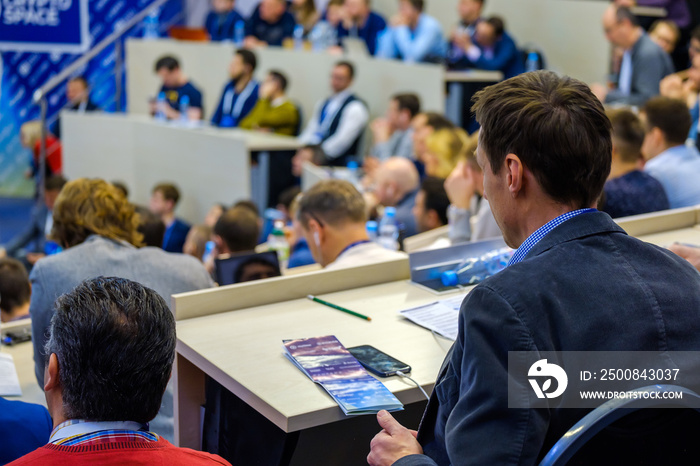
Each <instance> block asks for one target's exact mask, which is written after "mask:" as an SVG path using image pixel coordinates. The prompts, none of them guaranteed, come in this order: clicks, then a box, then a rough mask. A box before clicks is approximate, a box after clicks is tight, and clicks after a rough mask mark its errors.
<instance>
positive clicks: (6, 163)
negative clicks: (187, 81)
mask: <svg viewBox="0 0 700 466" xmlns="http://www.w3.org/2000/svg"><path fill="white" fill-rule="evenodd" d="M152 1H153V0H93V1H90V2H89V35H90V37H91V45H94V44H97V43H98V42H99V41H101V40H102V39H104V38H105V37H107V36H108V35H109V34H111V33H112V32H114V31H115V30H116V29H118V28H119V27H120V25H121V24H123V23H124V22H126V21H128V20H129V19H130V18H132V17H133V16H134V15H136V14H138V13H139V12H140V11H142V10H143V9H144V8H146V7H147V6H148V5H149V4H151V3H152ZM78 3H79V1H78V0H72V2H71V1H70V0H0V4H1V5H2V13H0V15H2V17H3V18H4V17H5V13H7V10H6V6H7V5H9V4H13V5H19V4H25V5H28V4H31V5H50V4H55V5H66V4H70V5H74V4H78ZM182 12H183V8H182V1H181V0H170V1H169V2H167V3H166V4H165V5H164V7H163V8H162V9H161V12H160V15H159V23H160V25H161V26H164V25H169V24H173V23H177V22H178V21H179V20H181V19H182ZM5 27H6V25H5V24H4V23H2V22H0V36H2V35H3V34H5ZM142 34H143V29H142V28H141V27H135V28H132V30H131V31H129V33H127V35H126V36H125V38H126V37H141V35H142ZM2 37H3V38H4V36H2ZM79 56H80V55H78V54H72V53H71V54H69V53H59V52H56V51H54V52H51V53H28V52H3V53H2V55H0V76H1V77H2V81H0V196H23V197H27V196H31V195H32V194H33V192H34V182H33V180H30V179H27V178H26V177H25V173H26V171H27V170H28V169H29V166H30V161H31V151H30V150H29V149H28V148H25V147H23V146H22V144H21V141H20V136H19V132H20V127H21V126H22V124H23V123H25V122H27V121H30V120H36V119H38V118H39V107H38V106H37V105H36V104H34V103H33V101H32V95H33V94H34V91H36V89H38V88H39V87H41V86H42V85H43V84H44V83H45V82H46V81H47V80H48V79H50V78H51V77H52V76H54V75H55V74H57V73H59V72H60V71H61V70H62V69H64V68H65V67H66V66H68V65H69V64H70V63H72V62H73V61H75V60H76V59H77V58H78V57H79ZM115 58H116V57H115V50H114V47H113V46H111V47H107V48H106V49H105V50H103V51H102V52H101V53H100V54H99V55H97V56H96V57H95V58H94V59H92V60H91V61H90V62H89V63H88V64H87V65H86V66H85V68H84V69H82V70H80V71H79V72H78V74H80V75H82V76H83V77H85V78H86V79H87V81H88V85H89V86H90V99H91V100H92V101H93V102H95V103H96V104H97V106H98V107H99V108H100V109H101V110H102V111H107V112H113V111H115V109H116V102H115V91H116V81H115V80H116V79H119V78H118V77H116V76H115V75H114V63H115ZM127 72H128V71H127ZM122 88H123V89H126V88H125V86H123V87H122ZM47 97H48V99H47V100H48V117H49V121H51V120H53V119H55V117H56V116H57V114H58V111H59V110H60V109H61V108H62V107H63V106H64V105H65V104H66V93H65V85H61V86H58V87H57V88H56V89H54V90H53V91H51V92H50V93H49V94H48V96H47ZM125 105H126V96H125V95H122V108H125Z"/></svg>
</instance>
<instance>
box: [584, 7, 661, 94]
mask: <svg viewBox="0 0 700 466" xmlns="http://www.w3.org/2000/svg"><path fill="white" fill-rule="evenodd" d="M603 29H604V30H605V36H606V37H607V39H608V41H610V43H611V44H612V45H613V46H614V47H618V48H620V49H622V50H623V55H622V60H621V62H620V69H619V71H618V72H617V73H616V77H615V78H614V79H613V81H614V83H613V84H614V88H613V89H610V90H607V89H605V88H603V87H602V86H600V85H597V86H594V87H593V91H594V93H595V94H596V96H597V97H598V98H599V99H600V100H601V101H603V102H605V103H608V104H612V103H619V104H626V105H643V104H644V103H645V102H646V101H647V100H649V99H650V98H652V97H654V96H656V95H658V94H659V83H660V82H661V80H662V79H663V78H665V77H666V76H668V75H669V74H671V73H673V71H674V70H673V63H672V61H671V57H669V56H668V54H667V53H666V52H664V51H663V50H662V49H661V47H659V46H658V45H656V44H655V43H654V41H652V40H651V39H650V38H649V36H648V35H647V34H646V33H645V32H644V30H643V29H642V28H641V27H640V26H639V22H638V21H637V18H636V17H635V16H634V14H633V13H632V11H630V9H629V8H627V7H621V6H616V5H610V7H608V9H607V10H605V14H603Z"/></svg>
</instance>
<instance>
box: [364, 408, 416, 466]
mask: <svg viewBox="0 0 700 466" xmlns="http://www.w3.org/2000/svg"><path fill="white" fill-rule="evenodd" d="M377 421H378V422H379V426H380V427H381V428H382V429H383V430H382V431H381V432H379V433H378V434H377V435H375V436H374V438H373V439H372V441H371V442H370V444H369V445H370V448H371V451H370V452H369V455H367V463H369V464H370V465H371V466H389V465H392V464H394V462H396V461H397V460H399V459H400V458H403V457H404V456H408V455H420V454H422V453H423V448H422V447H421V446H420V443H418V440H416V436H417V435H418V432H416V431H415V430H409V429H406V428H405V427H404V426H402V425H401V424H399V423H398V421H397V420H396V419H394V417H393V416H392V415H391V414H389V413H388V412H387V411H384V410H382V411H379V412H378V413H377Z"/></svg>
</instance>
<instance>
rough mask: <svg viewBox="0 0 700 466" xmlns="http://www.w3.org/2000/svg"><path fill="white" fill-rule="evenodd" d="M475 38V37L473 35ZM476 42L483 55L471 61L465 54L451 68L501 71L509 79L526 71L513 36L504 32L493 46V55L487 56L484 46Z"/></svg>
mask: <svg viewBox="0 0 700 466" xmlns="http://www.w3.org/2000/svg"><path fill="white" fill-rule="evenodd" d="M472 40H473V37H472ZM474 44H475V45H476V46H477V47H479V49H481V52H482V53H481V56H480V57H479V59H478V60H476V61H471V60H470V59H469V58H468V57H467V56H464V57H462V58H460V59H459V60H457V61H456V62H454V63H452V64H451V65H450V67H451V68H455V69H461V68H476V69H479V70H489V71H501V72H502V73H503V78H504V79H508V78H512V77H513V76H517V75H519V74H521V73H524V72H525V65H524V63H523V58H522V56H521V54H520V50H518V46H517V45H516V44H515V41H514V40H513V38H512V37H511V36H510V35H509V34H508V33H507V32H504V33H503V36H502V37H501V38H500V39H498V41H497V42H496V44H495V45H494V48H493V57H490V58H487V57H486V55H485V53H484V48H483V47H481V46H480V45H479V44H478V43H476V42H474Z"/></svg>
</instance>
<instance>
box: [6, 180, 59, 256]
mask: <svg viewBox="0 0 700 466" xmlns="http://www.w3.org/2000/svg"><path fill="white" fill-rule="evenodd" d="M65 184H66V179H65V178H63V177H62V176H52V177H49V178H47V179H46V181H45V183H44V202H43V203H42V204H35V205H34V207H32V213H31V220H30V221H29V224H28V225H27V227H26V228H25V229H24V230H22V231H21V232H20V233H18V234H17V235H16V236H15V237H14V238H12V239H11V240H10V241H9V242H8V243H7V244H5V245H4V246H3V247H0V258H2V257H5V256H9V257H12V258H15V259H18V260H20V261H22V262H23V263H24V265H25V266H27V267H29V268H31V266H33V265H34V264H36V261H38V260H39V259H41V258H42V257H45V256H46V253H47V252H50V251H48V249H47V236H48V235H49V234H50V233H51V227H52V226H53V207H54V204H55V203H56V198H57V197H58V193H60V192H61V189H62V188H63V186H64V185H65Z"/></svg>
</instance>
